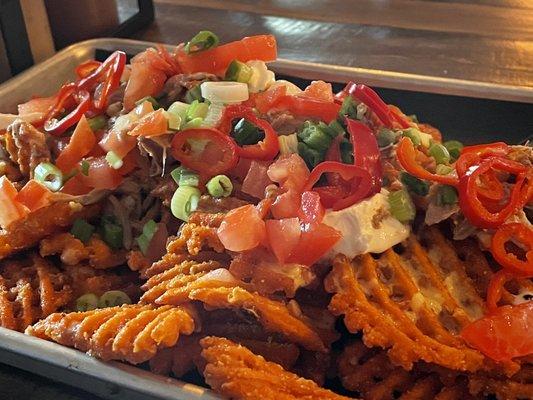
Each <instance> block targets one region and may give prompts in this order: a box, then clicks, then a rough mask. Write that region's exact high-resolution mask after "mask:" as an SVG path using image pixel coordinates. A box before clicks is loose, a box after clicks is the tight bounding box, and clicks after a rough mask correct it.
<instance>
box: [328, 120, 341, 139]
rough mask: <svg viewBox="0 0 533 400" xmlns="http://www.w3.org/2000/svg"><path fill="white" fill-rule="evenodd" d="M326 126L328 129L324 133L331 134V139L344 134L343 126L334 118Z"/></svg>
mask: <svg viewBox="0 0 533 400" xmlns="http://www.w3.org/2000/svg"><path fill="white" fill-rule="evenodd" d="M328 128H329V129H327V130H326V133H327V134H328V135H329V136H331V138H332V139H334V138H336V137H337V136H339V135H343V134H344V128H343V127H342V125H341V124H340V123H339V121H337V120H336V119H334V120H333V121H331V122H330V123H329V125H328Z"/></svg>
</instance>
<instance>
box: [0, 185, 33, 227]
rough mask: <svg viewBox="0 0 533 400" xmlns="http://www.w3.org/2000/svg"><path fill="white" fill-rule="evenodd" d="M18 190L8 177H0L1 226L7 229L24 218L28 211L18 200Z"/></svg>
mask: <svg viewBox="0 0 533 400" xmlns="http://www.w3.org/2000/svg"><path fill="white" fill-rule="evenodd" d="M16 197H17V189H16V188H15V186H13V184H12V183H11V181H10V180H9V179H7V177H5V176H2V177H0V204H1V205H2V206H1V207H0V226H1V227H3V228H6V227H7V226H9V224H11V223H12V222H14V221H17V220H19V219H21V218H23V217H24V216H25V215H26V214H28V210H27V209H26V208H25V207H24V206H23V205H22V204H21V203H20V202H18V201H17V200H16Z"/></svg>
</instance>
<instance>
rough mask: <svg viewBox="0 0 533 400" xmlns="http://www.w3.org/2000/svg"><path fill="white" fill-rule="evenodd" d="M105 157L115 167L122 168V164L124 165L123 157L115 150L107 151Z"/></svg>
mask: <svg viewBox="0 0 533 400" xmlns="http://www.w3.org/2000/svg"><path fill="white" fill-rule="evenodd" d="M105 159H106V161H107V163H108V164H109V166H110V167H111V168H113V169H120V168H121V167H122V165H124V162H123V161H122V158H120V157H119V156H118V155H117V153H115V152H114V151H113V150H111V151H108V152H107V154H106V156H105Z"/></svg>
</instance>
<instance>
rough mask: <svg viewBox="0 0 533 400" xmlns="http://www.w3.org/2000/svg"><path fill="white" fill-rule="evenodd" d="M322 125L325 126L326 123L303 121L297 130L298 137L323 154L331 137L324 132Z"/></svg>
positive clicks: (328, 145)
mask: <svg viewBox="0 0 533 400" xmlns="http://www.w3.org/2000/svg"><path fill="white" fill-rule="evenodd" d="M324 127H326V128H327V125H325V124H323V125H321V124H317V123H314V122H312V121H305V122H304V124H303V125H302V127H301V128H300V129H299V130H298V139H300V140H301V141H302V142H304V143H305V144H306V145H308V146H309V147H310V148H312V149H315V150H317V151H318V152H320V153H324V154H325V152H326V151H328V149H329V147H330V146H331V141H332V138H331V136H330V135H328V134H327V133H326V131H325V129H324Z"/></svg>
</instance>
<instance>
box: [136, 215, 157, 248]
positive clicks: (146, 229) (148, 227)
mask: <svg viewBox="0 0 533 400" xmlns="http://www.w3.org/2000/svg"><path fill="white" fill-rule="evenodd" d="M156 231H157V223H156V222H155V221H154V220H153V219H151V220H150V221H148V222H147V223H146V224H144V226H143V231H142V233H141V234H140V235H139V237H138V238H137V244H138V245H139V248H140V249H141V252H142V253H143V254H144V255H146V253H147V251H148V246H149V245H150V242H151V241H152V238H153V237H154V235H155V232H156Z"/></svg>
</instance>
